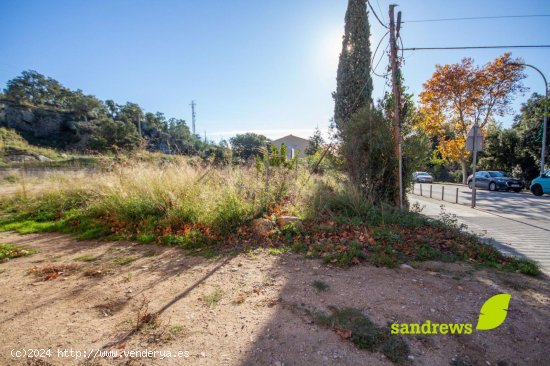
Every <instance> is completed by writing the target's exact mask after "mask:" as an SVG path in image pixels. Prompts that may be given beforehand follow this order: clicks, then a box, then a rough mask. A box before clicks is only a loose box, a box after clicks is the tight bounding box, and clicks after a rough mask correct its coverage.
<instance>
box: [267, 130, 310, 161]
mask: <svg viewBox="0 0 550 366" xmlns="http://www.w3.org/2000/svg"><path fill="white" fill-rule="evenodd" d="M271 143H272V144H273V145H275V146H277V148H278V149H279V148H281V145H282V144H285V146H286V151H287V158H289V159H292V158H294V157H295V156H296V155H298V156H303V155H305V153H306V149H307V147H308V146H309V140H307V139H303V138H301V137H298V136H293V135H288V136H285V137H281V138H280V139H277V140H273V141H271Z"/></svg>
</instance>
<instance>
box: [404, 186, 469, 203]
mask: <svg viewBox="0 0 550 366" xmlns="http://www.w3.org/2000/svg"><path fill="white" fill-rule="evenodd" d="M418 186H419V193H420V194H418V193H417V192H416V184H415V185H414V186H413V191H412V193H413V194H416V195H419V196H421V197H424V193H423V192H424V191H423V189H422V183H418ZM459 188H460V187H456V190H455V197H454V203H458V192H459V191H458V190H459ZM429 197H430V198H434V196H433V186H432V185H431V184H430V194H429ZM435 199H438V198H435ZM441 201H445V186H441ZM445 202H453V200H449V201H445Z"/></svg>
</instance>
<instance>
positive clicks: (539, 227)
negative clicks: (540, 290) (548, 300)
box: [410, 184, 550, 274]
mask: <svg viewBox="0 0 550 366" xmlns="http://www.w3.org/2000/svg"><path fill="white" fill-rule="evenodd" d="M457 188H458V198H459V199H458V201H459V204H456V203H454V202H455V200H456V189H457ZM443 191H444V198H445V199H446V200H447V201H445V202H444V201H441V194H442V192H443ZM414 192H415V194H412V195H410V201H411V203H415V202H418V203H419V204H420V205H421V206H422V207H424V209H423V211H422V213H423V214H425V215H427V216H430V217H438V216H439V215H440V213H441V207H440V206H441V205H442V204H443V205H444V207H445V210H446V211H447V212H449V213H451V214H455V215H456V216H457V218H458V220H459V221H460V222H463V223H465V224H466V225H468V229H469V230H471V231H473V232H475V233H477V234H480V235H483V236H485V237H487V238H492V239H494V240H495V243H496V244H497V246H498V247H499V248H500V249H501V250H502V251H503V252H506V253H508V254H512V255H520V256H525V257H528V258H531V259H533V260H536V261H538V262H539V263H540V264H541V265H542V267H543V270H544V271H545V272H546V273H547V274H550V196H542V197H535V196H533V195H532V194H531V193H529V192H520V193H514V192H489V191H485V190H478V191H477V198H478V201H477V205H476V208H475V209H472V208H470V207H469V203H470V199H471V193H470V189H468V187H465V186H453V185H448V186H447V185H446V186H445V188H444V189H443V186H442V185H440V184H434V185H433V186H432V197H433V198H432V199H430V198H428V197H424V196H426V195H428V196H429V185H425V184H423V185H422V194H423V196H422V197H421V196H419V194H420V187H419V185H416V186H415V190H414ZM447 192H449V194H447ZM435 198H437V199H435ZM448 201H452V203H451V202H448Z"/></svg>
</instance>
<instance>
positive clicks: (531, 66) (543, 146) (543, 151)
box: [511, 63, 548, 176]
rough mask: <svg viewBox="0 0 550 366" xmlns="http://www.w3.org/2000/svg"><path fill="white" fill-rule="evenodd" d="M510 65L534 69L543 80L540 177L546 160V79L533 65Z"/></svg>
mask: <svg viewBox="0 0 550 366" xmlns="http://www.w3.org/2000/svg"><path fill="white" fill-rule="evenodd" d="M511 64H512V65H518V66H529V67H530V68H532V69H535V70H536V71H537V72H538V73H539V74H540V76H542V79H543V80H544V91H545V93H546V99H545V101H544V120H543V121H544V122H543V123H542V150H541V153H540V175H541V176H542V175H543V174H544V162H545V160H546V128H547V127H546V126H547V125H548V82H547V81H546V77H545V76H544V74H543V73H542V71H540V70H539V69H538V68H536V67H535V66H533V65H529V64H524V63H511Z"/></svg>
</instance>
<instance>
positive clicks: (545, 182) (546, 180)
mask: <svg viewBox="0 0 550 366" xmlns="http://www.w3.org/2000/svg"><path fill="white" fill-rule="evenodd" d="M531 192H533V194H534V195H535V196H542V195H543V194H545V193H546V194H550V169H548V170H547V171H545V172H544V174H543V175H541V176H540V177H538V178H535V179H533V181H532V182H531Z"/></svg>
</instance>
